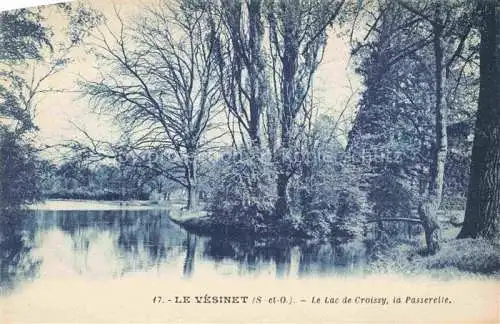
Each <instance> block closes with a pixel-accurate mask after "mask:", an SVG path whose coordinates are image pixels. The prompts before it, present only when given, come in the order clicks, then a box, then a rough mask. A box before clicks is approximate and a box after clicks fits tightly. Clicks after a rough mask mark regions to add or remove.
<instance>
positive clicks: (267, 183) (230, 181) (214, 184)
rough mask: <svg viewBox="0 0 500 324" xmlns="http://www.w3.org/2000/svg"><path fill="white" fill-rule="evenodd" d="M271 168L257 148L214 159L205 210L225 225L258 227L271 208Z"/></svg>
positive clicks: (266, 217) (272, 204)
mask: <svg viewBox="0 0 500 324" xmlns="http://www.w3.org/2000/svg"><path fill="white" fill-rule="evenodd" d="M273 175H274V173H273V167H272V164H271V162H270V161H266V160H265V159H264V158H263V157H262V156H261V155H260V153H259V152H258V151H245V152H238V153H236V154H233V155H231V156H227V157H226V158H223V159H221V160H220V161H218V162H217V163H216V165H215V167H214V170H213V171H212V176H211V178H210V179H209V180H208V182H209V188H210V189H209V193H208V195H209V201H210V205H209V210H210V212H211V213H212V214H213V215H214V217H215V219H216V220H217V221H218V222H220V223H222V224H225V225H235V226H243V227H248V228H249V229H253V230H258V229H259V228H261V227H263V225H264V222H265V220H266V219H269V218H270V217H271V215H272V212H273V210H274V197H275V193H274V187H275V185H274V182H273Z"/></svg>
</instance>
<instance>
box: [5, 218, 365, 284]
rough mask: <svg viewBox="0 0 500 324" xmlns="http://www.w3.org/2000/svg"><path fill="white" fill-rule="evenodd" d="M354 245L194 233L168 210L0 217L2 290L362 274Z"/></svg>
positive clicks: (360, 251)
mask: <svg viewBox="0 0 500 324" xmlns="http://www.w3.org/2000/svg"><path fill="white" fill-rule="evenodd" d="M362 251H363V249H362V247H360V246H356V245H347V246H346V245H344V246H332V245H330V244H320V245H318V244H315V245H311V244H309V245H306V244H304V245H301V246H291V245H288V244H284V243H283V242H264V241H245V242H237V241H228V240H225V239H224V238H216V237H200V236H196V235H194V234H191V233H189V232H187V231H185V230H184V229H182V228H181V227H179V226H178V225H176V224H175V223H173V222H172V221H171V220H170V219H169V218H168V210H162V209H150V210H81V211H80V210H71V211H63V210H35V211H29V212H25V213H24V214H23V215H15V216H13V215H10V216H9V217H3V218H2V220H1V221H0V292H1V293H2V294H10V293H12V292H14V291H16V290H18V289H21V287H22V286H23V285H25V284H26V283H30V282H41V281H44V280H49V279H51V280H53V279H60V278H65V279H68V278H69V279H71V278H78V279H82V278H83V279H86V278H89V279H98V280H105V281H108V280H109V281H112V280H118V279H120V278H124V277H127V276H134V275H138V274H148V275H153V276H155V275H158V276H159V275H161V276H162V277H164V276H168V277H171V278H173V279H180V278H190V277H196V276H200V275H207V274H210V275H216V276H226V277H227V276H229V277H231V276H238V277H244V276H247V277H250V278H251V277H260V276H271V277H275V278H287V277H293V278H297V277H304V276H330V275H343V274H352V273H360V272H362V268H363V267H362V264H363V259H364V258H363V252H362Z"/></svg>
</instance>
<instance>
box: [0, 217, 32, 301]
mask: <svg viewBox="0 0 500 324" xmlns="http://www.w3.org/2000/svg"><path fill="white" fill-rule="evenodd" d="M33 217H34V215H33V213H30V212H25V211H9V212H5V211H4V212H2V213H1V214H0V294H5V293H8V292H10V291H12V290H13V289H14V288H15V287H16V286H17V285H18V284H20V283H21V282H24V281H26V280H30V279H32V278H34V277H35V276H36V275H37V273H38V270H39V266H40V260H37V259H36V258H35V257H34V256H33V255H32V250H33V242H34V237H35V230H34V221H33Z"/></svg>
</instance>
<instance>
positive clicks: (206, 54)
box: [84, 1, 221, 208]
mask: <svg viewBox="0 0 500 324" xmlns="http://www.w3.org/2000/svg"><path fill="white" fill-rule="evenodd" d="M116 16H117V18H118V22H119V24H120V28H119V31H118V32H116V33H115V32H113V31H112V29H111V28H110V27H109V25H106V28H105V29H104V30H100V31H99V32H98V33H97V34H96V35H94V39H95V42H93V44H91V45H92V46H93V48H94V49H96V50H97V52H98V55H99V56H100V58H101V59H102V63H103V64H106V65H107V66H108V67H109V69H108V70H106V71H101V80H99V81H86V82H84V88H85V91H86V94H87V95H89V96H90V98H91V100H92V102H93V103H94V104H95V107H96V108H97V109H98V111H99V112H103V113H104V112H106V113H111V114H113V115H114V116H116V118H117V119H118V120H119V122H120V123H121V125H122V128H123V130H124V133H126V134H127V136H126V139H127V145H126V146H127V147H129V148H132V149H134V150H153V151H156V152H159V153H164V152H172V153H173V154H174V155H175V156H176V158H175V159H172V161H175V163H173V165H175V166H176V167H175V168H172V169H167V170H163V171H164V172H165V173H166V174H165V175H166V176H168V177H169V178H170V179H174V180H176V181H177V182H178V183H180V184H182V185H183V186H184V187H185V188H186V190H187V192H188V199H187V208H192V207H194V206H195V205H196V196H197V193H196V192H197V174H198V165H197V164H198V162H199V155H200V154H201V153H203V152H204V150H205V149H206V148H207V147H208V146H210V145H211V144H212V143H213V142H214V141H215V140H216V139H217V138H219V137H220V136H221V134H217V133H215V128H216V125H215V124H214V123H213V122H212V121H213V117H214V114H215V112H216V109H215V108H216V107H217V105H218V103H219V98H220V92H219V88H218V83H217V82H216V75H215V73H216V64H215V61H214V60H215V56H214V55H213V53H214V48H215V47H214V45H215V37H214V34H213V33H214V32H215V31H214V29H213V28H212V29H210V28H208V20H207V11H206V10H204V8H203V7H199V6H194V5H192V4H190V3H189V2H188V1H186V2H182V1H180V2H179V3H178V8H177V9H173V8H172V7H170V6H169V5H168V4H167V3H166V2H162V3H161V4H160V5H158V6H156V7H151V8H149V9H148V10H146V13H145V14H143V15H141V16H139V17H137V18H136V19H137V20H136V23H132V24H131V25H130V26H128V27H127V26H126V25H125V21H124V20H123V19H122V18H121V17H120V14H119V12H118V11H116ZM106 65H103V67H105V66H106ZM104 69H106V68H104ZM178 167H180V168H181V169H182V170H183V172H182V173H179V172H178V171H179V170H178V169H179V168H178Z"/></svg>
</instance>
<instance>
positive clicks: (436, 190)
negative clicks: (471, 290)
mask: <svg viewBox="0 0 500 324" xmlns="http://www.w3.org/2000/svg"><path fill="white" fill-rule="evenodd" d="M441 11H442V8H441V3H440V1H439V0H438V1H437V3H436V9H435V13H434V22H433V34H434V40H433V45H434V59H435V67H434V69H435V70H434V82H435V116H436V141H435V145H434V150H433V159H432V164H431V168H430V183H429V197H428V199H426V201H424V202H421V203H420V205H419V209H418V211H419V216H420V219H421V220H422V225H423V227H424V234H425V240H426V243H427V251H428V253H429V254H434V253H436V252H437V251H438V250H439V222H438V219H437V210H438V208H439V206H440V205H441V200H442V196H443V185H444V167H445V163H446V154H447V152H448V136H447V132H446V126H447V123H448V110H447V106H446V100H445V96H444V90H445V89H446V75H445V64H444V49H443V44H442V42H443V41H442V36H443V21H442V19H441V16H442V12H441Z"/></svg>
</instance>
